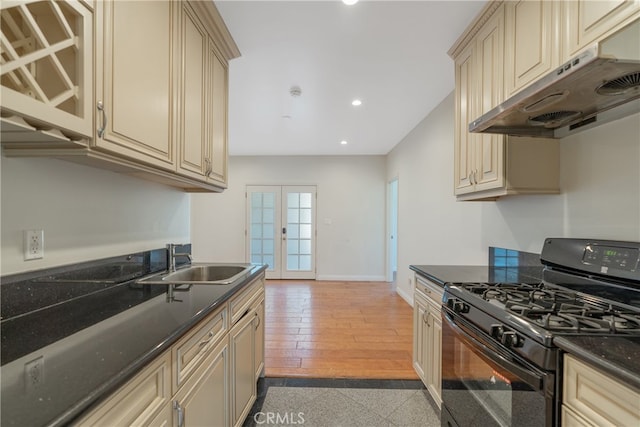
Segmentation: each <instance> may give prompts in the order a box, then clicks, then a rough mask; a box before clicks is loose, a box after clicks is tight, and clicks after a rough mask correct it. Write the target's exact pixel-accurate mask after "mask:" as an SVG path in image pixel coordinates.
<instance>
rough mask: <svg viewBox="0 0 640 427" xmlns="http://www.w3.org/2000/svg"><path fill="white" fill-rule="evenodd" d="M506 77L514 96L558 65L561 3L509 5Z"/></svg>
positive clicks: (510, 91) (534, 2)
mask: <svg viewBox="0 0 640 427" xmlns="http://www.w3.org/2000/svg"><path fill="white" fill-rule="evenodd" d="M505 7H506V9H505V13H506V19H505V21H506V24H505V25H506V34H507V36H506V40H505V43H507V45H506V52H505V55H506V57H505V64H506V69H505V78H506V80H507V85H508V87H507V95H508V96H511V95H513V94H514V93H515V92H517V91H518V90H520V89H522V88H524V87H526V86H527V85H528V84H530V83H532V82H534V81H535V80H536V79H538V78H540V77H542V76H544V75H545V74H546V73H548V72H550V71H551V70H552V69H553V68H554V67H555V66H557V65H558V63H559V58H560V47H559V46H556V41H557V25H558V19H557V17H558V13H557V10H558V9H559V7H558V4H557V3H555V2H549V1H544V0H539V1H517V2H507V3H506V6H505Z"/></svg>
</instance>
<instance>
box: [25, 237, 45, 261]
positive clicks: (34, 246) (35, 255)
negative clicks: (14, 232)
mask: <svg viewBox="0 0 640 427" xmlns="http://www.w3.org/2000/svg"><path fill="white" fill-rule="evenodd" d="M41 258H44V230H24V259H25V260H28V259H41Z"/></svg>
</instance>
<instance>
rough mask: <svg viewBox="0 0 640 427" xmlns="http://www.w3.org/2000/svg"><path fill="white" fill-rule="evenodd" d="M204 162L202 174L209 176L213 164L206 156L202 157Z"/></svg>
mask: <svg viewBox="0 0 640 427" xmlns="http://www.w3.org/2000/svg"><path fill="white" fill-rule="evenodd" d="M204 163H205V165H206V166H207V168H206V170H205V172H204V175H205V176H206V177H207V178H209V177H210V176H211V172H213V165H212V163H211V160H210V159H209V158H208V157H205V158H204Z"/></svg>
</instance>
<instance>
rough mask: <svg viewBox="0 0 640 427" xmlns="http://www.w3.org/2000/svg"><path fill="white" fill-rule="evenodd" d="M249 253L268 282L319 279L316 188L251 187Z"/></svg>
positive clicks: (247, 247)
mask: <svg viewBox="0 0 640 427" xmlns="http://www.w3.org/2000/svg"><path fill="white" fill-rule="evenodd" d="M246 197H247V219H246V232H245V235H246V239H247V240H246V245H245V247H246V251H247V259H248V260H249V262H252V263H260V264H268V266H269V267H268V268H267V271H266V278H267V279H315V278H316V249H315V246H316V187H315V186H314V185H304V186H302V185H282V186H281V185H275V186H274V185H271V186H266V185H251V186H247V191H246Z"/></svg>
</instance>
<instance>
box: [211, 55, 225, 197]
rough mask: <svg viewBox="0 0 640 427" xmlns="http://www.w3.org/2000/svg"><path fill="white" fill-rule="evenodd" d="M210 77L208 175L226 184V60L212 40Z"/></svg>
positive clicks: (217, 181) (213, 179)
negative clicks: (219, 53)
mask: <svg viewBox="0 0 640 427" xmlns="http://www.w3.org/2000/svg"><path fill="white" fill-rule="evenodd" d="M209 49H210V54H209V55H210V61H211V66H210V69H211V71H210V79H211V92H212V93H211V99H212V102H211V109H212V112H211V116H210V120H211V126H210V138H211V144H210V145H209V147H210V153H209V156H208V160H209V162H211V164H210V166H209V167H210V168H211V169H210V171H209V173H208V177H209V179H210V180H212V181H215V182H216V183H219V184H222V185H224V186H226V185H227V105H228V102H227V99H228V93H227V88H228V71H227V65H226V62H225V61H223V60H222V59H221V57H220V56H219V55H218V53H217V51H216V49H215V47H214V45H213V42H211V43H210V48H209Z"/></svg>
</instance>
